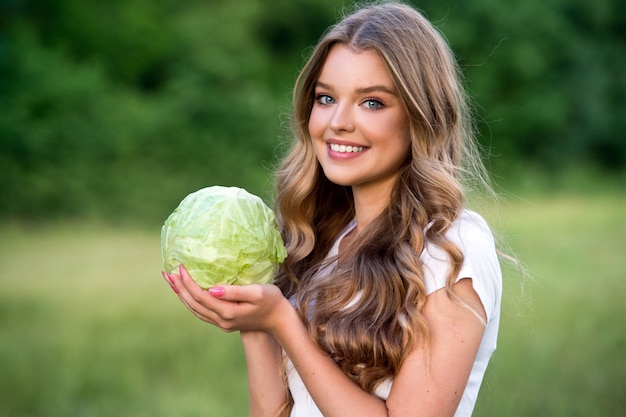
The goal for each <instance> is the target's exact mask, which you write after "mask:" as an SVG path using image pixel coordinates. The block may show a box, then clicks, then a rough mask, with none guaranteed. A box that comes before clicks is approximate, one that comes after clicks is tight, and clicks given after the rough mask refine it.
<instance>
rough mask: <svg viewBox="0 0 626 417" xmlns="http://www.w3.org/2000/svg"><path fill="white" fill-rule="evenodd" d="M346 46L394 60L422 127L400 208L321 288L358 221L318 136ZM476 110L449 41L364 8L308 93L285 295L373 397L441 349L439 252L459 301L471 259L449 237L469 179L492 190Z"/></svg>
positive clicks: (287, 198)
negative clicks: (433, 331) (436, 344)
mask: <svg viewBox="0 0 626 417" xmlns="http://www.w3.org/2000/svg"><path fill="white" fill-rule="evenodd" d="M336 44H342V45H346V46H348V47H349V48H351V49H352V50H353V51H355V52H360V51H366V50H367V51H374V52H376V53H378V54H379V55H380V57H381V58H382V59H383V60H384V62H385V63H386V65H387V69H388V71H389V74H390V75H391V77H392V79H393V81H394V83H395V87H396V88H397V90H398V91H399V94H400V96H401V99H402V102H403V104H404V107H405V109H406V112H407V114H408V116H409V119H410V134H411V147H410V155H408V157H407V161H406V164H405V165H404V166H403V167H402V168H401V172H400V176H399V178H398V181H397V182H396V184H395V186H394V189H393V191H392V194H391V199H390V201H389V205H388V207H387V208H386V209H385V210H384V211H383V212H382V213H381V214H380V215H379V216H378V217H377V218H376V219H375V220H374V221H372V222H371V224H370V225H368V227H367V228H366V229H364V230H363V231H361V232H360V233H359V235H358V236H357V237H355V238H354V239H352V240H351V242H350V243H349V245H348V247H347V248H346V249H345V250H344V251H343V252H342V254H341V258H340V259H338V264H337V267H336V268H334V269H333V270H332V272H331V273H330V274H329V275H327V276H325V277H315V275H316V273H318V271H320V269H321V268H323V267H324V266H325V265H327V264H328V262H329V261H336V260H337V259H331V260H328V259H326V258H327V254H328V252H329V250H330V248H331V246H332V244H333V242H334V241H335V239H336V238H337V235H338V234H339V233H341V231H342V230H343V229H344V228H345V227H346V226H347V224H348V223H349V222H350V221H351V220H352V219H353V218H354V214H355V213H354V201H353V197H352V193H351V189H350V187H345V186H339V185H336V184H334V183H332V182H330V181H329V180H328V179H327V178H326V177H325V176H324V173H323V171H322V169H321V167H320V165H319V163H318V161H317V158H316V156H315V152H314V149H313V144H312V141H311V137H310V134H309V131H308V121H309V116H310V114H311V109H312V106H313V102H314V89H315V84H316V82H317V79H318V77H319V74H320V73H321V70H322V67H323V65H324V62H325V60H326V57H327V56H328V53H329V51H330V49H331V48H332V47H333V46H334V45H336ZM467 103H468V102H467V99H466V94H465V92H464V90H463V88H462V84H461V78H460V72H459V69H458V66H457V63H456V60H455V59H454V56H453V54H452V52H451V50H450V48H449V47H448V45H447V43H446V41H445V40H444V38H443V37H442V35H441V34H440V33H439V32H438V31H437V30H436V29H435V28H434V27H433V25H432V24H431V23H430V22H429V21H428V20H427V19H426V18H425V17H424V16H423V15H422V14H420V13H419V12H418V11H417V10H415V9H413V8H412V7H410V6H407V5H404V4H402V3H397V2H384V3H379V4H371V5H368V6H365V7H362V8H361V9H359V10H357V11H356V12H354V13H353V14H351V15H349V16H347V17H345V18H344V19H343V20H341V21H340V22H339V23H338V24H336V25H335V26H333V27H331V28H330V29H329V31H328V32H326V34H325V35H324V36H323V37H322V39H321V40H320V42H319V43H318V45H317V46H316V48H315V49H314V50H313V52H312V55H311V56H310V58H309V60H308V61H307V63H306V64H305V66H304V68H303V69H302V71H301V73H300V76H299V77H298V79H297V81H296V84H295V88H294V92H293V114H292V120H291V122H292V124H291V128H292V132H293V135H294V137H295V140H294V142H293V144H292V147H291V149H290V151H289V152H288V154H287V155H286V157H285V158H284V160H283V161H282V163H281V165H280V166H279V169H278V170H277V173H276V184H277V199H276V212H277V217H278V222H279V227H280V229H281V232H282V235H283V238H284V240H285V244H286V247H287V251H288V254H289V256H288V258H287V260H286V262H285V263H284V264H283V265H282V266H281V268H280V270H279V272H278V275H277V278H276V284H277V285H278V286H279V287H280V288H281V290H282V291H283V293H284V295H285V296H286V297H290V298H292V299H295V300H297V308H298V311H299V313H300V315H301V318H302V320H303V321H304V322H305V323H306V324H307V326H308V330H309V332H310V335H311V337H312V339H313V340H314V341H315V342H316V343H317V344H318V345H319V347H320V348H322V349H324V350H325V351H327V352H328V353H329V355H330V356H331V357H332V358H333V359H334V360H335V362H336V363H337V364H338V365H339V367H340V368H341V369H342V370H343V371H344V372H345V374H346V375H348V376H349V377H350V378H352V379H353V380H354V381H355V382H356V383H357V384H359V385H360V386H361V387H362V388H363V389H365V390H367V391H368V392H370V393H373V392H374V390H375V389H376V387H377V386H378V385H379V384H380V383H381V382H383V381H384V380H386V379H388V378H393V377H394V376H395V375H396V374H397V372H398V370H399V369H400V366H401V365H402V362H403V359H404V358H405V355H406V354H407V353H408V352H409V351H410V348H411V347H412V346H414V345H416V344H418V343H422V344H423V345H424V346H425V347H426V348H428V346H429V344H428V343H429V329H428V326H427V324H426V322H425V320H424V317H423V315H422V308H423V306H424V303H425V301H426V288H425V285H424V281H423V270H422V268H423V266H422V262H421V261H420V254H421V253H422V250H423V249H424V247H425V245H426V244H427V243H429V242H430V243H432V244H436V245H438V246H439V247H441V248H443V249H444V250H445V251H446V252H447V254H448V255H449V260H450V265H451V269H450V273H449V276H448V280H447V291H448V293H449V294H451V295H453V294H452V285H453V281H454V278H455V277H456V276H457V274H458V272H459V270H460V268H461V265H462V263H463V254H462V252H461V251H460V250H459V248H458V247H456V246H455V245H454V244H453V243H452V242H450V241H449V240H448V239H446V237H445V233H446V231H447V230H448V228H449V227H450V225H451V223H452V222H453V221H454V220H455V219H456V218H457V217H458V216H459V214H460V212H461V211H462V209H463V207H464V204H465V184H466V182H465V181H466V179H468V178H472V179H474V180H476V179H478V182H479V183H481V184H486V183H485V182H484V181H485V179H486V175H484V168H483V165H482V162H481V159H480V157H479V155H478V152H477V146H476V144H475V140H474V129H473V124H472V118H471V114H470V113H471V112H470V109H469V107H468V104H467ZM473 182H474V181H473Z"/></svg>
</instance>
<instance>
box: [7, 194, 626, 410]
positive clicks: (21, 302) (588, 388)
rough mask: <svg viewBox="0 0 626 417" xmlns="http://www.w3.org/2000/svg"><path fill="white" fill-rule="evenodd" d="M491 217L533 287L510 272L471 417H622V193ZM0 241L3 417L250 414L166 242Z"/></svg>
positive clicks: (63, 230)
mask: <svg viewBox="0 0 626 417" xmlns="http://www.w3.org/2000/svg"><path fill="white" fill-rule="evenodd" d="M486 217H488V218H489V219H490V221H491V222H492V224H493V225H494V228H495V229H496V230H498V231H499V232H500V233H501V235H502V236H503V237H504V238H505V240H506V242H507V244H508V245H509V246H510V247H511V249H512V251H513V252H514V254H515V255H516V256H517V257H518V258H519V259H520V260H521V261H522V262H523V263H524V264H525V266H526V267H527V269H528V274H527V275H526V276H525V278H524V279H523V280H522V279H520V278H519V276H518V275H517V272H516V271H515V270H514V269H511V268H507V269H506V271H507V274H506V278H505V298H504V306H503V318H502V324H501V333H500V342H499V347H498V350H497V351H496V354H495V356H494V358H493V361H492V363H491V366H490V368H489V369H488V371H487V376H486V380H485V383H484V386H483V390H482V392H481V395H480V397H479V402H478V404H477V408H476V412H475V415H476V416H507V417H517V416H520V417H521V416H527V417H531V416H532V417H536V416H551V417H555V416H563V417H565V416H567V417H572V416H624V415H626V396H625V395H624V387H625V386H626V326H625V325H624V321H625V319H626V303H624V297H626V256H625V253H626V196H625V195H623V194H622V195H619V196H618V195H615V194H613V195H599V196H598V195H596V196H592V195H588V196H575V195H570V196H560V197H559V196H552V197H537V198H528V199H527V200H522V199H518V198H511V199H509V200H507V201H505V202H504V203H503V204H502V205H501V207H500V209H499V211H498V212H495V211H493V212H488V213H486ZM0 237H1V239H0V268H1V271H2V274H1V276H0V416H2V417H4V416H6V417H9V416H11V417H26V416H29V417H34V416H46V417H52V416H55V417H56V416H58V417H89V416H107V417H109V416H118V417H121V416H133V417H142V416H146V417H147V416H151V417H155V416H182V417H194V416H215V417H230V416H233V417H234V416H238V417H241V416H245V415H246V411H247V400H246V389H247V388H246V376H245V366H244V361H243V356H242V351H241V348H240V344H239V336H238V335H237V334H223V333H221V332H219V331H216V330H215V329H212V328H211V327H210V326H208V325H205V324H204V323H202V322H200V321H199V320H197V319H195V318H194V317H193V316H192V315H191V314H190V313H189V312H187V310H186V309H185V308H184V307H183V306H182V304H180V302H179V301H178V299H177V298H176V297H175V296H174V294H173V293H172V292H171V290H170V288H169V287H168V286H167V284H165V282H164V281H163V279H162V278H161V276H160V269H161V268H160V267H161V265H160V252H159V250H160V249H159V238H158V230H153V231H150V232H147V231H141V230H128V229H124V230H122V229H121V228H110V227H103V226H97V225H91V224H63V225H58V224H57V225H48V226H45V227H42V226H39V227H25V226H17V225H12V224H8V225H7V224H5V225H3V226H2V228H1V229H0ZM522 286H523V291H522Z"/></svg>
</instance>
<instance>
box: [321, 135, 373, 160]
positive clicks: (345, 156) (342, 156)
mask: <svg viewBox="0 0 626 417" xmlns="http://www.w3.org/2000/svg"><path fill="white" fill-rule="evenodd" d="M332 145H339V146H346V147H348V146H350V147H354V148H363V150H362V151H359V152H338V151H334V150H332V149H331V146H332ZM326 147H327V149H328V156H329V157H330V158H331V159H335V160H340V161H345V160H350V159H354V158H358V157H359V156H361V155H363V154H364V153H365V152H367V151H368V150H369V146H364V145H361V144H359V143H356V142H351V141H347V140H341V139H334V138H331V139H327V140H326Z"/></svg>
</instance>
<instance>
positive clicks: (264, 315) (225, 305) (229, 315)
mask: <svg viewBox="0 0 626 417" xmlns="http://www.w3.org/2000/svg"><path fill="white" fill-rule="evenodd" d="M163 277H164V278H165V279H166V280H167V281H168V283H169V284H170V286H171V287H172V289H173V290H174V292H176V294H178V297H179V298H180V299H181V301H182V302H183V303H184V304H185V306H187V308H188V309H189V310H190V311H191V312H192V313H193V314H194V315H195V316H196V317H198V318H200V319H201V320H203V321H205V322H207V323H211V324H213V325H215V326H217V327H219V328H220V329H222V330H224V331H227V332H232V331H236V330H242V331H251V330H255V331H266V332H269V333H273V332H274V331H275V330H276V329H278V328H279V327H280V322H281V319H283V318H284V317H286V316H288V315H289V314H285V313H286V312H287V310H286V309H290V310H292V312H293V307H292V306H291V304H290V303H289V301H288V300H287V299H286V298H285V297H284V296H283V295H282V293H281V291H280V290H279V289H278V287H276V286H275V285H270V284H251V285H244V286H238V285H221V286H216V287H212V288H210V289H209V290H203V289H202V288H200V287H199V286H198V285H197V284H196V283H195V282H194V281H193V280H192V279H191V277H190V276H189V273H188V272H187V270H186V269H185V267H184V266H183V265H181V266H180V268H179V273H178V274H167V273H165V272H163Z"/></svg>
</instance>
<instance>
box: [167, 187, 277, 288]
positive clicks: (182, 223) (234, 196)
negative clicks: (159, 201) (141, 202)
mask: <svg viewBox="0 0 626 417" xmlns="http://www.w3.org/2000/svg"><path fill="white" fill-rule="evenodd" d="M161 252H162V255H163V266H164V268H165V271H167V272H169V273H177V271H178V267H179V265H180V264H183V265H184V266H185V268H186V269H187V270H188V271H189V274H190V275H191V277H192V278H193V280H194V281H195V282H196V283H197V284H198V285H199V286H200V287H202V288H204V289H207V288H210V287H212V286H215V285H218V284H233V285H246V284H253V283H271V282H272V281H273V279H274V274H275V273H276V270H277V269H278V264H280V263H282V262H283V261H284V260H285V258H286V257H287V251H286V250H285V246H284V243H283V240H282V238H281V236H280V233H279V231H278V227H277V226H276V221H275V218H274V212H272V210H271V209H270V208H269V207H267V206H266V205H265V204H264V203H263V200H261V199H260V198H259V197H257V196H255V195H253V194H250V193H248V192H247V191H246V190H244V189H241V188H237V187H221V186H213V187H207V188H203V189H201V190H198V191H196V192H194V193H191V194H189V195H188V196H187V197H185V198H184V199H183V201H181V203H180V205H179V206H178V207H177V208H176V209H175V210H174V212H172V214H171V215H170V216H169V217H168V218H167V220H166V221H165V223H164V224H163V227H162V229H161Z"/></svg>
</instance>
